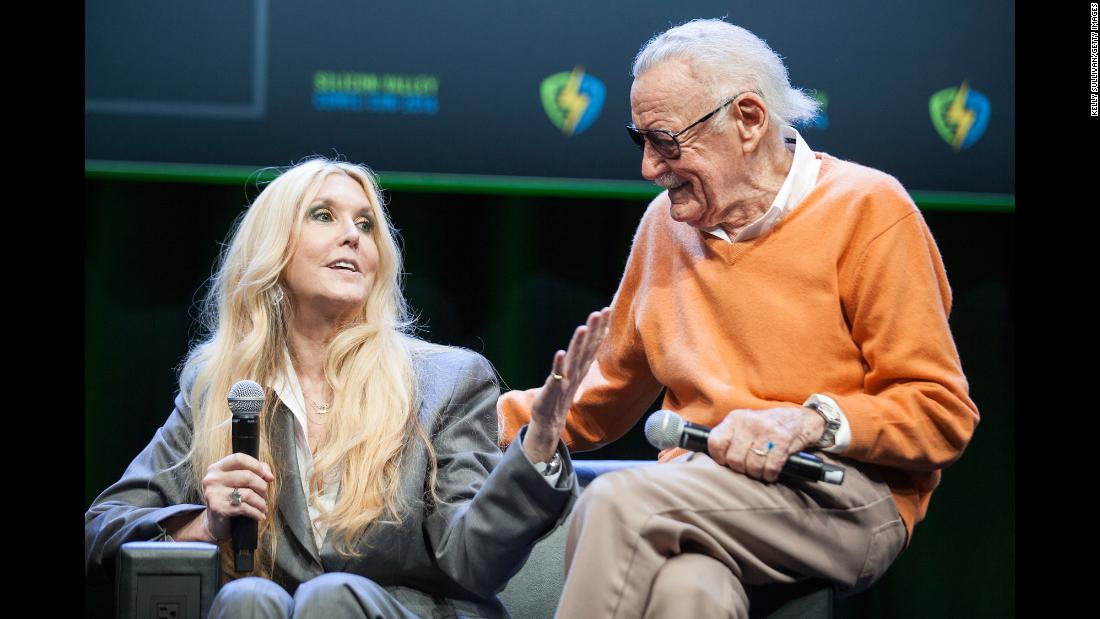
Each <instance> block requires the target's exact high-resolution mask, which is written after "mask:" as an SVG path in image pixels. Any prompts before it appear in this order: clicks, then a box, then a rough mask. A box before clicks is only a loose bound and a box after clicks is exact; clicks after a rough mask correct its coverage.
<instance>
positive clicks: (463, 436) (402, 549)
mask: <svg viewBox="0 0 1100 619" xmlns="http://www.w3.org/2000/svg"><path fill="white" fill-rule="evenodd" d="M414 366H415V368H416V371H417V375H418V377H419V385H420V397H421V402H422V403H421V406H420V413H419V414H420V420H421V423H422V424H423V427H424V428H425V429H426V430H427V431H428V433H429V436H430V437H431V439H432V445H433V447H434V449H435V452H436V458H437V461H438V463H439V473H438V479H437V484H436V492H437V494H438V495H439V496H440V497H441V498H442V499H443V500H444V501H445V503H444V502H441V503H440V504H438V505H435V504H432V502H431V500H430V498H428V499H427V500H426V492H425V491H426V479H427V470H428V455H427V450H426V449H424V447H423V446H421V445H418V444H416V443H413V448H412V449H410V450H409V452H408V453H407V455H406V459H405V462H404V466H405V468H404V470H405V471H406V478H405V480H404V483H403V485H402V487H401V494H402V495H403V498H404V499H405V500H406V501H407V503H406V504H407V505H412V506H413V507H412V508H411V509H410V511H409V513H408V514H407V516H406V519H405V521H404V522H403V523H402V525H401V526H395V525H393V524H390V523H375V524H374V525H372V526H371V527H370V528H369V529H368V530H367V531H366V532H365V533H364V534H363V535H362V536H361V537H360V538H359V539H358V540H357V542H356V544H355V548H356V549H357V550H359V551H360V552H361V554H360V556H358V557H355V558H346V557H342V556H340V555H339V554H337V553H336V552H335V550H334V549H333V547H332V541H331V540H330V539H329V538H327V537H326V539H325V540H324V544H323V545H322V547H321V548H320V550H318V549H317V547H316V543H315V542H314V537H313V534H312V531H311V528H310V523H309V516H308V512H307V509H306V501H305V497H304V495H303V493H302V490H301V486H300V484H299V483H298V481H297V479H298V467H297V460H296V458H295V456H294V454H295V433H294V426H293V423H294V420H293V416H292V414H291V413H290V411H289V409H287V407H286V406H285V405H284V404H282V403H281V402H278V403H277V406H276V407H275V408H274V417H275V423H276V426H275V427H274V428H273V431H274V433H275V438H274V439H273V445H272V449H273V453H274V454H275V455H274V460H275V462H273V463H269V464H271V465H272V466H273V468H274V469H275V470H274V472H275V475H276V478H277V479H282V480H288V481H284V483H283V484H282V490H281V492H280V497H279V504H278V506H277V509H278V513H277V518H276V527H277V532H278V536H279V542H278V546H277V550H276V557H275V564H276V565H275V574H273V580H275V581H276V582H278V583H279V584H280V585H282V586H283V587H284V588H285V589H287V591H289V592H290V593H291V594H293V593H294V591H295V590H296V589H297V588H298V585H299V584H301V583H302V582H305V581H307V580H309V579H310V578H313V577H315V576H318V575H320V574H323V573H325V572H349V573H353V574H359V575H362V576H365V577H367V578H369V579H371V580H373V581H375V582H376V583H378V584H380V585H382V586H383V587H386V589H387V590H388V591H390V593H392V594H393V595H394V596H395V597H397V599H398V600H400V601H401V602H402V603H403V604H405V605H406V606H407V607H408V608H409V609H410V610H411V611H412V612H414V613H416V614H417V615H418V616H422V617H430V616H433V614H434V615H436V616H440V615H442V616H448V615H452V614H454V613H456V612H457V613H458V614H461V615H467V616H482V617H504V616H507V614H506V612H505V611H504V609H503V607H502V606H501V604H500V601H499V600H498V599H497V597H496V593H497V592H499V591H500V590H501V589H503V588H504V586H505V585H506V584H507V582H508V579H509V578H511V577H512V576H513V575H514V574H515V573H516V572H517V571H518V570H519V568H520V567H521V566H522V565H523V563H524V561H526V559H527V556H528V554H529V553H530V551H531V547H532V546H533V545H534V543H535V542H536V541H538V540H539V539H541V538H542V537H544V536H545V535H547V534H549V533H550V532H551V531H553V530H554V528H555V527H556V526H557V525H558V524H560V523H561V522H562V521H563V520H564V519H565V516H566V515H567V514H568V513H569V509H570V507H571V506H572V504H573V501H574V500H575V498H576V487H577V484H576V478H575V475H574V473H573V467H572V463H571V462H570V460H569V455H568V451H567V450H566V449H565V447H564V444H560V445H559V452H560V453H561V455H562V457H563V462H564V464H565V466H564V468H563V474H562V477H561V480H560V481H559V483H558V486H557V487H556V488H552V487H551V486H550V485H549V484H547V483H546V480H545V479H544V478H543V477H542V476H541V475H540V474H539V473H538V472H537V471H536V470H535V468H534V467H533V466H532V465H531V464H530V463H529V461H528V460H527V458H526V456H525V455H524V454H523V452H522V447H521V446H520V445H519V443H520V441H518V440H517V441H514V442H513V443H512V445H511V446H510V447H509V448H508V449H507V450H506V451H505V452H504V453H503V454H502V453H501V451H500V448H499V447H498V446H497V413H496V399H497V396H498V395H499V393H500V390H499V387H498V386H497V383H496V379H495V373H494V372H493V369H492V367H491V366H490V365H489V362H488V361H486V360H485V358H484V357H482V356H481V355H478V354H476V353H473V352H471V351H467V350H462V349H456V348H443V347H439V348H438V349H428V350H427V351H421V352H419V353H417V354H415V355H414ZM191 435H192V422H191V409H190V407H189V406H188V405H187V404H186V403H185V402H184V399H183V395H182V394H180V395H177V397H176V401H175V409H174V410H173V411H172V413H171V415H170V416H169V418H168V421H167V422H166V423H165V424H164V426H163V427H161V428H160V429H159V430H157V433H156V435H155V436H154V437H153V440H152V442H150V443H149V445H147V446H146V447H145V449H144V450H142V452H141V453H140V454H138V456H137V458H135V459H134V461H133V462H132V463H131V464H130V466H129V467H128V468H127V469H126V472H125V473H123V475H122V478H121V479H120V480H119V481H118V482H116V483H115V484H113V485H112V486H111V487H109V488H107V489H106V490H105V491H104V492H103V493H102V494H100V495H99V496H98V497H97V498H96V500H95V501H94V502H93V503H92V505H91V507H90V508H89V509H88V511H87V512H86V513H85V515H84V559H85V577H86V579H87V580H88V581H89V582H96V581H105V580H109V579H111V578H112V577H113V574H114V569H115V568H114V559H115V557H116V555H117V553H118V551H119V547H120V546H121V545H122V544H124V543H126V542H130V541H139V540H140V541H147V540H163V539H164V538H165V531H164V529H163V528H162V527H161V526H160V524H159V523H161V522H163V521H165V520H166V519H168V518H170V517H172V516H174V515H176V514H179V513H181V512H187V511H193V510H199V509H202V508H203V505H202V497H201V494H200V492H199V489H198V488H197V487H196V486H195V484H194V482H193V480H192V479H191V478H190V476H188V475H186V474H185V473H183V472H182V469H184V468H186V467H180V468H179V469H176V471H172V472H164V469H166V468H167V467H168V466H170V465H172V464H175V463H177V462H179V461H180V458H181V457H182V456H183V455H184V454H186V453H187V451H188V448H189V447H190V443H191ZM289 480H294V481H293V482H290V481H289Z"/></svg>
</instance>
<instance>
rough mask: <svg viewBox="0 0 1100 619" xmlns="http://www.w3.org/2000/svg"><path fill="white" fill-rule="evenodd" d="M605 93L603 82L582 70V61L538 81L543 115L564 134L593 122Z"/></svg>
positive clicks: (566, 134) (571, 134) (572, 133)
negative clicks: (570, 69)
mask: <svg viewBox="0 0 1100 619" xmlns="http://www.w3.org/2000/svg"><path fill="white" fill-rule="evenodd" d="M605 93H606V88H605V87H604V85H603V82H601V81H600V80H598V79H596V78H595V77H594V76H592V75H589V74H587V73H585V72H584V67H583V66H581V65H576V66H574V67H573V70H572V71H562V72H560V73H555V74H553V75H551V76H549V77H547V78H546V79H544V80H542V84H540V85H539V98H540V99H542V108H543V109H544V110H545V111H546V116H547V117H548V118H549V119H550V122H552V123H553V124H554V126H555V127H557V128H558V129H559V130H560V131H561V132H562V134H563V135H565V136H567V137H571V136H574V135H577V134H579V133H581V132H583V131H584V130H585V129H588V127H590V126H592V123H593V122H595V120H596V118H597V117H598V116H599V115H600V109H601V108H602V107H603V100H604V95H605Z"/></svg>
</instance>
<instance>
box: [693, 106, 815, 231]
mask: <svg viewBox="0 0 1100 619" xmlns="http://www.w3.org/2000/svg"><path fill="white" fill-rule="evenodd" d="M782 135H783V141H784V146H786V147H787V150H790V151H794V161H793V162H792V163H791V169H790V171H789V172H787V178H786V179H785V180H784V181H783V185H782V186H780V187H779V191H778V192H777V193H776V194H775V199H774V200H772V205H771V207H770V208H768V210H767V211H766V212H765V213H764V214H763V215H761V216H760V217H759V218H757V220H756V221H754V222H752V223H751V224H749V225H747V226H745V227H744V228H742V229H741V230H740V231H738V233H737V236H735V237H734V238H733V239H732V240H731V239H730V237H729V235H728V234H726V231H725V230H723V229H722V228H721V227H720V226H716V227H714V228H710V229H709V230H705V232H706V233H708V234H711V235H713V236H716V237H718V238H720V239H723V240H725V241H728V242H730V243H736V242H738V241H747V240H749V239H755V238H756V237H758V236H763V235H764V234H767V233H768V232H770V231H771V229H772V228H774V227H775V224H776V222H778V221H779V220H780V219H782V218H783V216H784V215H786V214H787V213H789V212H791V211H793V210H794V209H795V207H796V206H798V204H799V203H800V202H802V199H803V198H805V197H806V195H807V194H809V193H810V190H811V189H813V188H814V183H816V182H817V173H818V172H819V171H820V170H821V160H820V159H818V158H817V157H814V151H812V150H810V147H809V145H808V144H806V141H805V140H803V139H802V136H801V135H799V134H798V132H797V131H795V130H794V129H793V128H791V127H783V131H782ZM787 140H794V143H793V144H791V143H790V142H788V141H787Z"/></svg>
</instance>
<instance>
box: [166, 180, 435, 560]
mask: <svg viewBox="0 0 1100 619" xmlns="http://www.w3.org/2000/svg"><path fill="white" fill-rule="evenodd" d="M330 174H345V175H347V176H349V177H350V178H352V179H354V180H355V181H357V182H358V183H359V184H360V185H362V187H363V191H364V192H366V194H367V197H368V198H369V200H370V204H371V209H372V211H373V218H374V221H375V222H377V225H375V226H374V229H373V233H372V234H373V237H374V242H375V244H376V245H377V247H378V254H379V261H378V268H377V272H376V275H375V281H374V285H373V287H372V289H371V291H370V294H369V296H368V298H367V303H366V305H365V306H363V308H362V309H361V311H359V312H358V313H357V315H356V316H355V317H354V318H352V319H351V320H350V321H349V323H348V324H346V325H345V326H344V327H343V328H342V329H341V330H340V331H339V332H338V333H337V334H336V335H335V336H334V337H333V338H332V340H331V341H330V342H329V343H328V348H327V358H326V361H325V368H324V371H325V380H326V381H327V382H328V384H329V386H330V387H331V389H332V391H333V394H334V396H333V402H332V411H333V412H332V413H331V414H329V415H328V417H327V419H326V426H327V427H326V432H325V436H324V438H323V439H322V441H321V442H320V444H319V445H318V446H317V449H316V451H315V454H314V461H313V464H314V466H313V474H312V476H311V478H310V480H309V486H308V487H309V494H310V497H308V498H313V499H316V498H317V497H318V496H319V494H320V492H321V487H322V482H323V480H325V479H326V478H327V476H328V475H329V474H330V473H338V474H339V479H340V494H339V497H338V499H337V501H336V504H335V505H334V506H333V509H332V510H331V511H328V512H323V513H322V515H321V518H322V519H323V520H324V522H325V523H326V524H327V525H328V526H329V530H330V534H333V535H334V541H335V542H336V544H335V546H336V548H337V549H338V550H339V551H340V552H341V553H343V554H346V555H350V554H353V553H354V551H353V549H352V544H353V543H354V541H355V539H356V537H358V535H360V534H361V533H362V532H363V531H364V530H365V529H366V528H367V527H368V526H369V525H370V524H371V523H373V522H375V521H378V520H380V519H386V520H393V521H396V522H400V521H401V520H402V512H403V511H404V508H405V507H406V506H404V505H399V504H398V500H399V493H398V489H399V487H400V481H401V472H402V471H401V468H400V467H401V462H402V456H403V454H404V453H405V451H406V449H407V447H408V446H409V445H410V444H411V443H412V442H414V441H421V442H423V443H424V444H425V445H426V447H427V449H428V453H429V460H430V462H431V465H430V466H431V470H430V484H429V486H428V487H429V488H434V478H435V474H436V470H435V466H436V465H435V457H434V452H433V450H432V448H431V443H430V441H429V439H428V436H427V434H426V432H425V430H424V429H423V428H422V427H421V426H420V424H419V423H418V419H417V409H418V407H419V402H418V395H417V389H416V385H417V383H416V376H415V374H414V368H413V364H412V358H411V350H410V348H411V347H412V346H411V345H413V344H414V342H416V340H413V339H412V338H411V329H412V321H411V320H410V317H409V311H408V307H407V305H406V303H405V299H404V296H403V295H402V292H401V273H402V271H401V251H400V248H399V247H398V245H397V241H396V231H395V230H394V229H393V228H392V224H391V223H390V220H389V218H388V217H387V216H386V211H385V208H384V205H383V204H382V201H381V199H380V193H379V190H378V187H377V185H376V183H375V180H374V176H373V174H372V173H371V172H370V170H369V169H367V168H365V167H363V166H359V165H353V164H349V163H345V162H339V161H333V160H328V159H323V158H311V159H308V160H306V161H304V162H302V163H300V164H298V165H296V166H294V167H292V168H290V169H288V170H286V171H285V172H284V173H283V174H281V175H280V176H279V177H278V178H276V179H275V180H274V181H272V182H271V183H270V184H268V185H267V187H265V188H264V190H263V191H262V192H261V193H260V195H259V196H257V198H256V200H255V201H254V202H253V204H252V206H251V207H250V208H249V209H248V210H247V211H246V213H245V214H244V216H243V218H241V219H240V220H239V224H238V225H237V226H236V229H235V231H234V232H233V233H232V238H231V240H230V242H229V244H228V246H227V247H226V248H225V250H224V251H223V254H222V256H221V258H220V261H219V266H218V268H217V271H216V273H215V274H214V275H213V277H212V278H211V285H210V288H209V292H208V294H207V296H206V298H205V300H204V307H203V312H202V316H201V321H202V323H203V325H204V327H205V330H206V333H207V334H208V336H207V337H206V338H205V339H204V340H203V341H201V342H200V343H199V344H197V345H196V346H195V347H194V348H192V350H191V352H190V353H189V354H188V357H187V360H186V362H185V363H184V365H183V369H182V371H181V381H180V389H181V391H182V392H183V393H184V397H185V399H186V400H187V401H188V403H189V404H190V406H191V409H192V411H193V417H194V439H193V443H192V451H191V454H190V465H191V474H192V475H193V477H194V478H195V481H196V486H197V487H201V480H202V477H203V475H204V474H205V472H206V470H207V467H209V466H210V465H211V464H213V463H215V462H217V461H218V460H220V459H222V458H223V457H225V456H226V455H228V454H229V453H230V452H231V429H230V428H231V424H230V420H231V417H232V414H231V413H230V411H229V408H228V405H227V403H226V394H227V393H228V391H229V388H230V387H231V386H232V385H233V383H235V382H236V381H238V380H242V379H250V380H254V381H256V382H258V383H260V384H261V385H271V384H272V382H273V381H274V379H275V378H276V377H278V376H280V375H282V374H283V373H284V372H285V371H286V370H287V368H284V359H285V356H284V353H283V351H284V349H285V348H286V346H287V342H288V325H289V324H290V322H291V312H293V307H292V306H291V303H290V295H288V294H285V292H284V291H283V289H282V284H281V276H282V273H283V271H284V270H285V268H286V266H287V264H288V263H289V261H290V259H291V256H293V255H294V251H295V247H296V245H297V240H298V236H299V232H300V230H301V226H302V222H303V219H304V218H305V213H306V209H307V207H308V205H309V204H310V202H311V201H312V200H313V198H314V196H316V194H317V192H318V191H319V189H320V187H321V184H322V183H323V182H324V180H325V178H327V177H328V176H329V175H330ZM265 390H266V391H267V397H266V398H265V405H264V410H263V412H262V413H261V415H260V429H261V440H260V458H259V459H260V461H261V462H267V463H270V464H272V465H274V464H276V459H275V458H274V457H273V453H272V440H271V436H272V434H271V433H272V429H273V425H274V424H273V423H272V413H273V404H272V403H273V400H274V397H273V394H272V392H271V390H270V388H265ZM279 457H281V458H293V457H295V456H294V454H292V453H291V454H279ZM276 470H277V469H276ZM276 475H277V477H276V481H275V482H274V483H273V484H272V487H271V488H269V499H268V506H269V509H268V517H267V519H266V521H265V522H263V523H261V525H260V527H259V529H260V545H259V546H260V547H259V549H258V552H259V559H260V560H259V561H258V566H257V567H258V569H257V573H258V574H259V575H263V576H270V574H271V572H272V569H273V566H274V556H275V547H276V542H277V540H276V535H275V527H274V526H273V523H274V518H275V517H276V516H275V514H276V513H277V510H276V509H275V506H276V505H277V504H278V503H277V501H278V495H279V491H278V488H279V485H280V483H282V484H286V483H296V480H289V479H281V478H280V477H278V473H276ZM228 563H229V562H228V550H227V549H226V548H225V547H224V546H223V565H228ZM228 572H229V573H230V574H231V575H234V574H233V573H232V570H231V569H230V570H228Z"/></svg>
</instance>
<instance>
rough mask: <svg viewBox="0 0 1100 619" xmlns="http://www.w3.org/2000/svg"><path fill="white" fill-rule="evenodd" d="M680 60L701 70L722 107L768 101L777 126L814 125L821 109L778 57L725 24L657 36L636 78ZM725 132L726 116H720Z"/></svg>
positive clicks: (640, 58) (701, 23)
mask: <svg viewBox="0 0 1100 619" xmlns="http://www.w3.org/2000/svg"><path fill="white" fill-rule="evenodd" d="M672 59H679V60H684V61H686V62H687V63H688V64H689V66H691V67H693V68H697V69H701V70H702V73H703V74H704V76H705V77H704V79H705V81H706V86H707V89H708V91H709V93H710V94H711V96H712V97H713V98H714V99H715V103H716V104H717V103H719V102H720V101H721V100H724V99H725V98H727V97H732V96H734V95H737V94H738V93H740V92H744V91H750V90H751V91H753V92H755V93H757V94H758V95H760V96H761V97H762V98H763V99H764V103H765V104H767V106H768V115H769V116H770V117H771V119H772V122H773V123H776V124H778V125H780V126H782V125H791V124H794V123H798V122H803V121H808V120H810V119H812V118H813V117H814V116H815V115H816V114H817V111H818V107H819V104H818V102H817V101H815V100H814V99H812V98H811V97H810V96H809V95H807V94H806V93H805V92H803V91H801V90H799V89H797V88H794V87H792V86H791V83H790V79H789V78H788V76H787V67H786V66H785V65H784V64H783V61H782V60H781V59H780V58H779V55H778V54H776V53H775V52H774V51H772V48H770V47H768V44H767V43H765V42H764V40H763V39H761V38H760V37H758V36H756V35H755V34H753V33H751V32H749V31H748V30H745V29H744V28H741V27H740V26H734V25H733V24H730V23H728V22H724V21H722V20H720V19H693V20H691V21H689V22H687V23H684V24H681V25H679V26H676V27H673V28H669V29H668V30H666V31H664V32H662V33H660V34H658V35H656V36H654V37H653V38H652V39H650V40H649V41H647V42H646V44H645V45H643V46H642V49H641V50H640V51H639V52H638V55H637V56H635V57H634V68H633V75H634V77H635V78H637V77H638V76H639V75H641V74H642V73H643V72H645V71H646V70H647V69H650V68H652V67H654V66H656V65H658V64H660V63H662V62H665V61H666V60H672ZM717 117H718V120H717V121H716V125H718V126H719V127H720V126H721V124H722V122H723V119H725V114H719V115H717Z"/></svg>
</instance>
